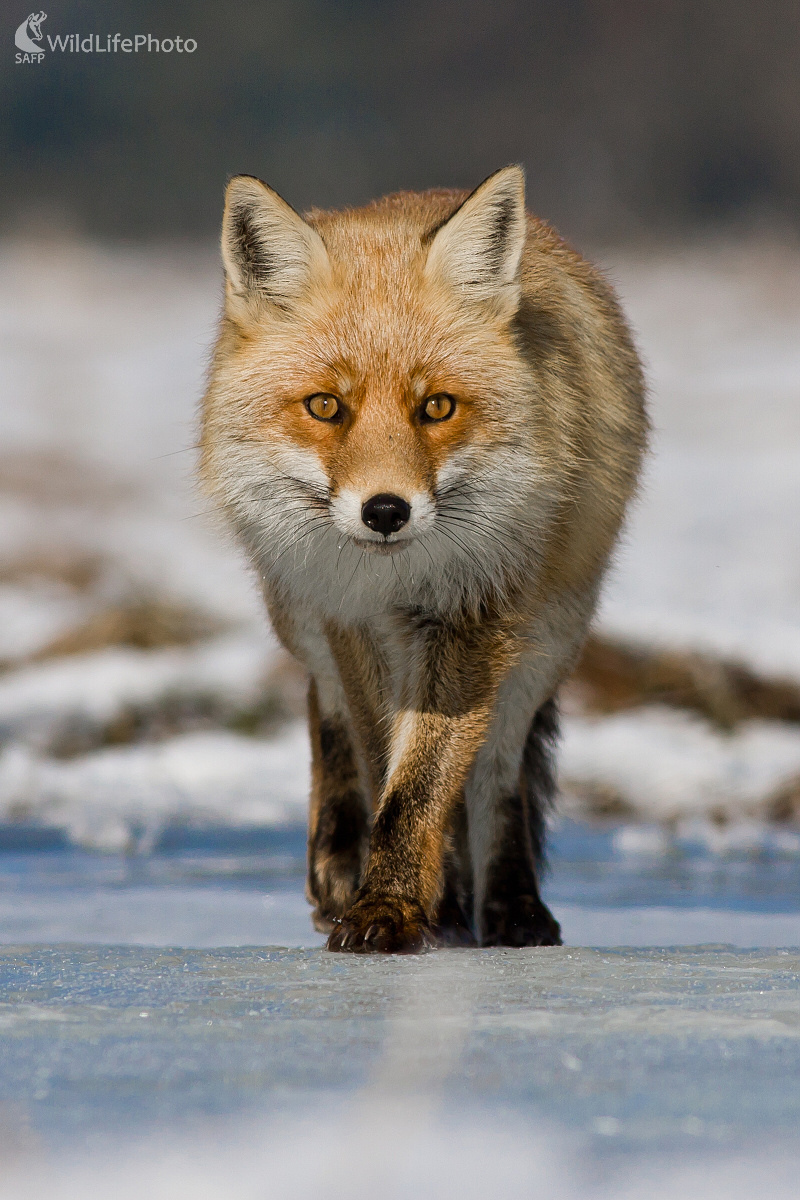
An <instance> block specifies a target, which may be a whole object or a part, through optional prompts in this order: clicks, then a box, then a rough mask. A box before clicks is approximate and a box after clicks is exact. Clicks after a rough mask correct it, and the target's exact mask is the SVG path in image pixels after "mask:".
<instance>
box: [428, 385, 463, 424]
mask: <svg viewBox="0 0 800 1200" xmlns="http://www.w3.org/2000/svg"><path fill="white" fill-rule="evenodd" d="M455 406H456V402H455V400H454V399H453V397H452V396H448V395H447V393H446V392H437V394H436V395H435V396H428V399H427V400H426V401H425V403H424V404H423V406H422V415H423V417H424V418H425V420H426V421H446V420H447V418H448V417H450V416H452V414H453V409H454V408H455Z"/></svg>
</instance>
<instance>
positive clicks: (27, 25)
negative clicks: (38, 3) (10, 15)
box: [14, 12, 47, 54]
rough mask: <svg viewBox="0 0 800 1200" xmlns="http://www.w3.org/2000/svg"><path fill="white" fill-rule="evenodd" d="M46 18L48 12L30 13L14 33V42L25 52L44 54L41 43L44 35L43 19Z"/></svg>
mask: <svg viewBox="0 0 800 1200" xmlns="http://www.w3.org/2000/svg"><path fill="white" fill-rule="evenodd" d="M46 20H47V13H46V12H40V13H29V15H28V16H27V17H26V18H25V20H24V21H23V22H22V24H21V25H19V26H17V32H16V33H15V34H14V44H15V45H16V47H17V49H18V50H21V51H22V52H23V54H44V47H43V46H42V45H41V41H42V38H43V36H44V35H43V33H42V21H46ZM37 43H38V44H37Z"/></svg>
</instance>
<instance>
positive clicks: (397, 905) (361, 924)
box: [328, 898, 436, 954]
mask: <svg viewBox="0 0 800 1200" xmlns="http://www.w3.org/2000/svg"><path fill="white" fill-rule="evenodd" d="M435 944H436V940H435V938H434V936H433V933H432V932H431V928H430V926H429V924H428V920H427V917H426V916H425V913H424V912H423V911H422V908H421V907H420V906H419V905H418V904H416V903H414V902H409V901H404V900H397V899H394V898H393V899H391V900H372V899H367V898H364V899H363V900H359V901H357V902H356V903H355V904H354V905H353V907H352V908H350V909H348V911H347V912H346V913H345V915H344V916H343V917H341V918H340V919H338V920H337V921H336V922H335V925H334V929H333V932H332V933H331V935H330V937H329V938H328V949H329V950H336V951H341V950H344V951H348V952H349V953H351V954H375V953H379V954H418V953H419V952H420V951H422V950H426V949H430V948H432V947H433V946H434V945H435Z"/></svg>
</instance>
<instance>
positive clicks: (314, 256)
mask: <svg viewBox="0 0 800 1200" xmlns="http://www.w3.org/2000/svg"><path fill="white" fill-rule="evenodd" d="M222 257H223V262H224V266H225V277H226V284H225V288H226V291H225V310H224V315H223V318H222V323H221V328H220V333H219V338H218V341H217V345H216V349H215V352H214V358H213V363H212V367H211V372H210V378H209V384H208V389H207V392H206V396H205V400H204V404H203V417H202V425H203V428H202V456H201V474H202V480H203V484H204V486H205V488H206V490H207V491H208V493H209V494H210V495H211V496H212V497H213V498H214V500H215V501H216V503H217V504H218V505H219V507H220V509H221V510H222V512H223V513H224V515H225V516H226V518H227V521H228V523H229V525H230V527H231V529H232V531H233V532H234V534H235V535H236V537H237V538H238V539H239V541H240V542H241V544H242V545H243V546H244V547H245V549H246V551H247V554H248V555H249V557H250V560H251V561H252V563H253V565H254V567H255V569H256V571H257V572H258V576H259V578H260V580H261V581H262V584H263V590H264V596H265V600H266V604H267V608H268V610H269V614H270V617H271V619H272V622H273V625H274V627H275V630H276V632H277V634H278V636H279V637H280V639H281V640H282V642H283V643H284V645H285V646H286V647H287V648H288V649H289V650H290V651H291V652H292V653H293V654H294V655H295V656H296V657H297V658H298V659H299V660H300V661H301V662H302V663H303V664H304V665H305V667H306V668H307V670H308V672H309V676H310V687H309V719H310V731H311V743H312V793H311V805H310V819H309V845H308V884H307V893H308V897H309V900H310V902H311V903H312V904H313V905H314V923H315V925H316V927H317V928H318V929H320V930H323V931H325V932H328V933H329V935H330V936H329V939H328V947H329V949H331V950H349V951H357V952H366V951H415V950H418V949H420V948H422V947H423V946H425V945H437V944H453V943H461V944H475V943H478V944H480V945H507V946H527V945H554V944H558V943H559V942H560V932H559V928H558V924H557V922H556V921H555V920H554V918H553V917H552V915H551V914H550V912H549V911H548V909H547V908H546V907H545V905H544V904H543V902H542V900H541V898H540V896H539V890H538V882H537V875H538V872H539V870H540V866H541V861H542V855H543V837H544V818H545V814H546V810H547V806H548V805H549V804H550V802H551V801H552V798H553V795H554V792H555V784H554V765H553V752H554V745H555V741H556V737H557V712H556V705H555V699H554V697H555V694H556V691H557V689H558V686H559V684H560V683H561V682H562V680H563V679H564V677H565V676H566V675H567V674H568V673H569V671H570V670H571V668H572V666H573V664H574V662H575V659H576V657H577V655H578V653H579V651H580V649H581V646H582V644H583V641H584V639H585V636H586V632H587V627H588V624H589V621H590V619H591V616H592V612H593V610H594V607H595V603H596V600H597V595H598V589H599V586H600V583H601V579H602V576H603V572H604V570H605V568H606V566H607V564H608V561H609V557H610V555H611V552H612V550H613V547H614V542H615V540H616V537H617V534H618V531H619V528H620V524H621V522H622V519H623V516H624V513H625V509H626V505H627V503H628V501H629V499H630V497H631V495H632V494H633V492H634V490H635V487H636V481H637V475H638V472H639V467H640V462H641V458H642V455H643V452H644V448H645V443H646V435H647V420H646V417H645V412H644V399H643V397H644V385H643V380H642V373H641V369H640V366H639V361H638V359H637V356H636V352H635V350H634V348H633V345H632V343H631V339H630V336H629V333H628V330H627V327H626V325H625V322H624V319H623V317H622V314H621V312H620V310H619V307H618V305H617V302H616V299H615V297H614V295H613V293H612V291H611V289H610V288H609V286H608V284H607V283H606V282H605V281H604V280H603V279H602V277H601V276H600V275H599V274H598V273H597V272H596V271H595V270H594V268H592V267H591V266H590V265H589V264H588V263H587V262H585V261H584V260H583V259H582V258H581V257H580V256H579V255H578V254H576V253H575V251H573V250H572V249H570V247H569V246H567V245H566V244H565V243H564V242H563V241H562V240H561V238H560V237H559V236H558V235H557V234H556V233H555V232H554V231H553V230H552V229H551V228H550V227H549V226H548V225H546V224H545V223H544V222H542V221H540V220H538V219H537V218H535V217H531V216H529V215H527V214H526V211H525V193H524V176H523V172H522V170H521V169H520V168H519V167H516V166H512V167H506V168H505V169H503V170H501V171H498V172H497V173H496V174H494V175H492V176H490V177H489V179H487V180H486V181H485V182H484V183H482V184H481V185H480V187H478V188H477V189H476V190H475V191H474V192H472V193H471V194H467V193H464V192H455V191H430V192H423V193H413V192H405V193H400V194H398V195H394V196H387V197H385V198H384V199H382V200H378V201H375V202H374V203H372V204H369V205H367V206H366V207H365V208H360V209H346V210H344V211H342V212H322V211H319V210H316V209H314V210H312V211H311V212H309V213H307V214H306V215H305V217H300V216H299V215H298V214H297V213H296V212H295V211H294V210H293V209H292V208H290V206H289V205H288V204H286V203H285V201H283V200H282V199H281V198H280V196H278V195H277V193H275V192H274V191H272V189H271V188H269V187H267V185H266V184H264V183H261V182H260V181H259V180H257V179H254V178H251V177H250V176H244V175H240V176H237V177H236V178H234V179H232V180H231V182H230V184H229V185H228V191H227V197H226V203H225V214H224V218H223V227H222Z"/></svg>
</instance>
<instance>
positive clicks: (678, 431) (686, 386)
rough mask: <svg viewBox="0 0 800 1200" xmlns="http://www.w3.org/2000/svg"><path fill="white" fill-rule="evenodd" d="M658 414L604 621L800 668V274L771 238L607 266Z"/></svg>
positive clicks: (790, 252) (672, 643)
mask: <svg viewBox="0 0 800 1200" xmlns="http://www.w3.org/2000/svg"><path fill="white" fill-rule="evenodd" d="M611 275H612V278H613V279H614V280H615V282H616V283H617V285H618V287H619V290H620V292H621V295H622V299H623V303H624V305H625V308H626V310H627V312H628V313H629V315H630V318H631V321H632V323H633V327H634V329H635V331H636V333H637V336H638V342H639V344H640V347H641V349H642V352H643V355H644V358H645V362H646V366H647V374H648V379H649V384H650V405H651V412H652V417H653V423H654V426H655V434H654V441H653V452H652V455H651V459H650V463H649V465H648V470H647V474H646V478H645V481H644V487H643V491H642V496H641V499H640V501H639V504H638V505H637V507H636V509H635V511H634V513H633V514H632V519H631V521H630V523H629V529H628V534H627V537H626V540H625V543H624V545H623V547H622V550H621V552H620V554H619V556H618V564H617V569H616V571H615V573H614V575H613V576H612V578H611V580H610V583H609V586H608V587H607V588H606V592H605V597H604V601H603V604H602V607H601V611H600V618H599V627H600V629H601V630H603V631H605V632H608V633H611V634H614V635H617V636H622V637H625V638H629V639H633V640H641V641H644V642H646V643H649V644H657V645H661V646H669V647H681V648H692V649H698V650H705V651H711V652H712V653H713V652H716V653H718V654H721V655H724V656H727V657H733V658H739V659H741V660H742V661H743V662H745V663H747V664H748V665H750V666H751V667H752V668H754V669H755V670H757V671H760V672H762V673H765V674H767V675H774V676H777V677H784V676H786V677H789V678H793V679H799V678H800V623H799V622H798V607H797V603H798V600H797V598H798V595H800V537H798V516H797V514H798V512H800V471H798V462H799V461H800V402H799V400H800V343H799V342H798V339H797V329H798V326H800V274H799V273H798V261H797V251H796V250H794V249H790V248H788V247H782V246H780V245H778V244H771V243H769V242H766V241H763V240H762V241H755V242H753V243H750V244H747V243H745V244H742V245H739V246H736V247H733V246H730V245H724V244H721V245H718V246H714V245H711V246H709V245H706V246H693V247H687V248H686V249H685V250H683V251H682V252H679V251H674V252H672V253H669V254H667V253H664V254H661V255H660V256H659V255H649V256H642V257H641V258H639V259H638V260H637V259H635V258H633V257H629V258H628V259H627V260H625V259H623V260H621V261H618V262H617V263H615V264H613V265H612V268H611Z"/></svg>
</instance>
